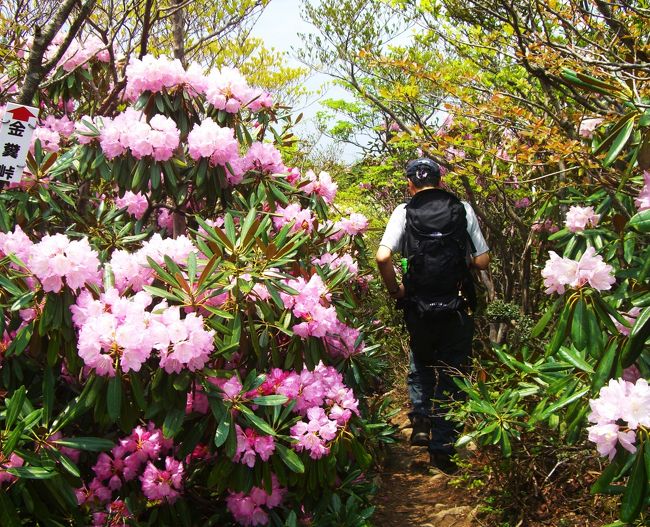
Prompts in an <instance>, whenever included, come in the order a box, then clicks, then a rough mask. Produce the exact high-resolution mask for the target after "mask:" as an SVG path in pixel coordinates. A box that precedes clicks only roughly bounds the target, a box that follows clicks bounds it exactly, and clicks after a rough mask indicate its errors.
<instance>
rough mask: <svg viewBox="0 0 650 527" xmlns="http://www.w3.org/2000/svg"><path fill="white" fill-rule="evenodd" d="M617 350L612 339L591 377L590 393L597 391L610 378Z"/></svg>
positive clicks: (615, 343) (616, 345)
mask: <svg viewBox="0 0 650 527" xmlns="http://www.w3.org/2000/svg"><path fill="white" fill-rule="evenodd" d="M617 351H618V344H617V342H616V341H615V340H612V342H611V343H610V344H609V346H608V347H607V350H606V351H605V353H604V355H603V356H602V357H601V359H600V361H599V363H598V367H597V368H596V372H595V374H594V376H593V377H592V379H591V393H593V394H595V393H598V391H599V390H600V389H601V388H602V387H603V386H604V385H605V383H606V382H607V381H608V379H609V378H610V376H611V372H612V366H613V365H614V359H615V358H616V352H617Z"/></svg>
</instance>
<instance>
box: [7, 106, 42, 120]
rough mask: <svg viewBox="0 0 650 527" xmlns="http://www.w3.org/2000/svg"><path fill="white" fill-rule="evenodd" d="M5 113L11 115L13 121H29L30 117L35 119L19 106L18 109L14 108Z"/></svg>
mask: <svg viewBox="0 0 650 527" xmlns="http://www.w3.org/2000/svg"><path fill="white" fill-rule="evenodd" d="M7 113H11V114H13V116H14V120H15V121H29V119H30V118H31V117H36V116H35V115H34V114H33V113H32V112H30V111H29V110H28V109H27V108H25V107H24V106H21V107H20V108H14V109H13V110H9V111H8V112H7Z"/></svg>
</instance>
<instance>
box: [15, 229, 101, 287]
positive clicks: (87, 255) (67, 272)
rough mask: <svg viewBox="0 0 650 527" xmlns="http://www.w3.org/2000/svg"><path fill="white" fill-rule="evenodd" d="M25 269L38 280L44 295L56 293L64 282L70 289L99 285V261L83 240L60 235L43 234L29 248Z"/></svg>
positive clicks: (84, 239)
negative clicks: (27, 268) (38, 240)
mask: <svg viewBox="0 0 650 527" xmlns="http://www.w3.org/2000/svg"><path fill="white" fill-rule="evenodd" d="M28 267H29V269H30V271H32V273H34V275H35V276H36V277H37V278H38V279H39V280H40V282H41V284H42V285H43V290H44V291H52V292H54V293H58V292H59V291H60V290H61V288H62V287H63V279H64V278H65V282H66V284H67V286H68V287H69V288H70V289H74V290H76V289H79V288H81V287H83V286H84V285H85V284H99V283H100V272H99V258H98V254H97V252H95V251H94V250H93V249H91V247H90V244H89V243H88V240H87V239H86V238H82V239H81V240H73V241H71V240H70V239H69V238H68V237H67V236H65V235H63V234H55V235H54V236H50V235H49V234H46V235H45V236H43V238H42V239H41V241H40V242H39V243H36V244H34V245H33V246H32V248H31V251H30V254H29V259H28Z"/></svg>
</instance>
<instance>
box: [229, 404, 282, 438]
mask: <svg viewBox="0 0 650 527" xmlns="http://www.w3.org/2000/svg"><path fill="white" fill-rule="evenodd" d="M237 409H238V410H240V411H241V413H242V414H244V417H245V418H246V419H247V420H248V421H249V422H250V423H251V424H252V425H253V426H254V427H255V428H257V429H258V430H259V431H260V432H264V433H265V434H268V435H271V436H274V435H275V430H273V428H271V426H270V425H269V424H268V423H267V422H266V421H265V420H264V419H262V418H261V417H258V416H257V415H255V414H254V413H253V410H251V409H250V408H248V407H247V406H244V405H238V406H237Z"/></svg>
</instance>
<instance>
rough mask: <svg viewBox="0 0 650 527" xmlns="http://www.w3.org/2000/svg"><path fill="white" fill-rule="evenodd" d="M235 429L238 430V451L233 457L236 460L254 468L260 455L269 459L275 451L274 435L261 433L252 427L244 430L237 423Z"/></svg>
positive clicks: (264, 458) (264, 459) (266, 459)
mask: <svg viewBox="0 0 650 527" xmlns="http://www.w3.org/2000/svg"><path fill="white" fill-rule="evenodd" d="M235 429H236V431H237V451H236V452H235V457H234V458H233V459H234V460H235V461H237V462H239V463H243V464H245V465H248V466H249V467H251V468H253V467H254V466H255V460H256V458H257V456H258V455H259V456H260V459H261V460H262V461H268V460H269V458H270V457H271V454H273V452H274V451H275V440H274V439H273V436H268V435H260V434H258V433H257V432H255V430H253V429H252V428H246V429H245V430H242V428H241V427H240V426H239V425H236V428H235Z"/></svg>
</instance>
